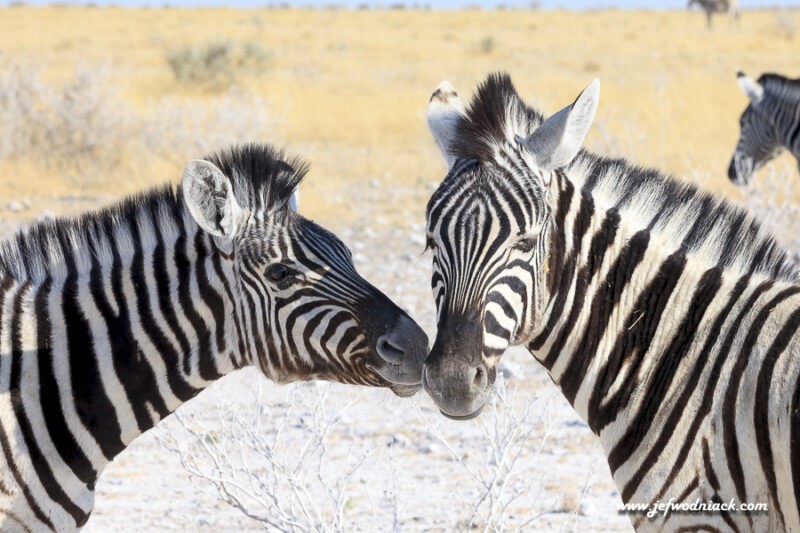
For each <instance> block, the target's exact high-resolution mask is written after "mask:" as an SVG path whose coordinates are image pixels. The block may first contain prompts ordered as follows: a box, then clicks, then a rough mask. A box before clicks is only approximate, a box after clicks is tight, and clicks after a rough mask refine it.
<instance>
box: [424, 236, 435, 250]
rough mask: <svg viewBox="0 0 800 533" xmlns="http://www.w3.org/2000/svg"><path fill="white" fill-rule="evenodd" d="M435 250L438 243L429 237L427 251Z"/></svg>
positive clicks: (426, 242)
mask: <svg viewBox="0 0 800 533" xmlns="http://www.w3.org/2000/svg"><path fill="white" fill-rule="evenodd" d="M434 248H436V241H435V240H434V239H433V237H431V236H430V235H428V236H427V237H426V238H425V250H426V251H427V250H433V249H434Z"/></svg>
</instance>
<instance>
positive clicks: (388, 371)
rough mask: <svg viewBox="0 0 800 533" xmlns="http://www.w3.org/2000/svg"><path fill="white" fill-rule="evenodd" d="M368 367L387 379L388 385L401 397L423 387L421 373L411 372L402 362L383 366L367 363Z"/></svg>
mask: <svg viewBox="0 0 800 533" xmlns="http://www.w3.org/2000/svg"><path fill="white" fill-rule="evenodd" d="M365 366H366V367H367V369H368V370H369V371H371V372H373V373H374V374H376V375H377V376H379V377H380V378H381V379H383V380H384V381H386V382H387V383H386V386H387V387H389V388H390V389H391V390H392V392H394V393H395V394H396V395H398V396H400V397H401V398H407V397H409V396H413V395H414V394H416V393H417V392H419V390H420V389H421V388H422V382H421V380H420V373H418V372H409V371H408V370H407V369H404V368H403V366H404V365H401V364H393V363H388V362H387V363H386V364H384V365H383V366H382V367H380V368H379V367H377V366H375V365H371V364H367V365H365Z"/></svg>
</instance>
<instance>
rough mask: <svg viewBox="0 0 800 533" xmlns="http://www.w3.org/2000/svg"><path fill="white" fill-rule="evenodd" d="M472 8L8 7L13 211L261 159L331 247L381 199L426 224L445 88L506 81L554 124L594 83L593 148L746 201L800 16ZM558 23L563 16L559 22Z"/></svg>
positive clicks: (3, 130)
mask: <svg viewBox="0 0 800 533" xmlns="http://www.w3.org/2000/svg"><path fill="white" fill-rule="evenodd" d="M467 2H468V0H464V2H462V3H460V4H452V3H451V2H450V0H442V3H441V5H440V4H438V3H436V4H433V7H456V6H457V7H460V9H448V10H441V9H428V8H429V7H430V5H429V4H424V5H423V4H422V3H403V2H402V1H398V2H397V3H392V4H389V5H387V4H376V5H374V6H373V5H372V4H363V5H361V4H359V5H357V6H355V9H345V8H343V7H342V6H340V5H338V4H335V5H334V4H331V5H327V2H325V1H324V0H323V1H321V2H319V3H318V4H315V6H316V8H314V9H305V8H295V7H287V6H285V5H283V4H281V5H278V6H275V7H241V8H240V7H237V8H221V7H220V8H197V9H195V8H192V9H187V8H177V7H174V6H176V5H178V4H174V5H173V4H163V5H157V6H154V5H150V6H146V7H136V6H133V5H127V4H123V5H120V4H113V5H104V4H102V3H91V4H87V5H71V4H57V5H43V6H38V5H25V4H16V3H15V4H7V5H6V6H5V7H2V8H0V175H2V176H3V179H2V180H0V198H2V199H4V200H5V202H2V201H0V208H3V207H5V208H8V205H4V204H7V203H9V202H13V204H12V207H13V208H18V209H17V211H14V212H15V213H19V217H22V218H35V217H36V216H38V215H40V214H41V213H43V212H53V213H62V212H67V211H69V210H70V209H73V208H76V209H82V208H84V207H85V206H84V205H82V204H81V202H80V200H81V199H82V198H86V197H95V196H102V197H106V196H107V197H115V196H119V195H121V194H125V193H129V192H132V191H135V190H139V189H141V188H142V187H146V186H149V185H153V184H159V183H162V182H164V181H176V180H177V179H178V178H179V177H180V174H181V171H182V168H183V165H184V164H185V162H186V161H188V160H189V159H192V158H196V157H199V156H201V155H203V154H205V153H207V152H209V151H212V150H215V149H218V148H220V147H222V146H224V145H227V144H230V143H232V142H237V141H245V140H260V141H267V142H272V143H275V144H279V145H282V146H285V147H286V149H287V150H289V151H290V152H292V153H295V154H298V155H302V156H303V157H305V158H306V159H308V160H309V161H310V162H311V163H312V171H311V173H310V175H309V177H308V179H307V180H306V182H305V183H304V184H303V186H302V194H303V211H304V213H305V214H307V215H309V216H311V217H312V218H315V219H318V220H319V221H320V222H322V223H324V224H329V225H331V226H332V228H333V229H341V228H344V227H347V226H349V225H350V224H352V222H353V221H354V220H356V219H357V217H358V213H359V209H360V207H361V206H363V205H364V203H365V202H367V203H368V202H370V201H375V200H376V199H377V197H376V195H377V194H378V193H377V192H376V189H378V188H381V187H382V188H384V190H386V189H390V190H391V191H392V194H391V195H390V196H389V197H387V198H388V200H389V201H388V202H385V203H383V204H382V206H381V210H380V212H379V213H377V215H378V216H379V217H383V218H387V219H394V217H395V216H398V217H400V218H402V220H404V221H414V222H419V223H421V221H422V218H423V214H424V212H423V210H424V205H425V201H426V199H427V195H428V194H429V193H430V190H429V189H430V187H432V186H433V185H434V184H435V183H437V181H438V180H439V179H440V178H441V176H442V175H443V172H444V165H443V163H442V162H441V161H440V157H439V155H438V153H437V151H436V148H435V146H434V143H433V142H432V139H431V137H430V134H429V133H428V131H427V127H426V124H425V120H424V111H425V105H426V103H427V100H428V97H429V95H430V93H431V92H432V90H433V89H434V88H435V87H436V85H437V84H438V83H439V82H440V81H442V80H443V79H448V80H450V81H451V82H452V83H453V84H454V86H455V87H456V89H457V90H459V92H460V93H461V94H462V96H463V97H464V98H468V97H469V96H470V95H471V94H472V91H473V90H474V88H475V86H476V84H477V83H478V82H479V81H480V80H481V79H483V78H484V77H485V75H486V74H487V73H489V72H492V71H497V70H505V71H508V72H509V73H510V74H511V75H512V77H513V79H514V82H515V84H516V85H517V88H518V90H519V91H520V93H521V94H522V95H523V96H524V97H525V98H527V100H528V101H529V102H530V103H532V104H534V105H536V106H538V107H539V108H540V109H541V110H542V111H543V112H545V113H550V112H553V111H555V110H557V109H560V108H561V107H562V106H564V105H565V104H567V103H569V102H571V101H572V99H573V98H574V97H575V95H576V94H577V93H578V92H579V91H580V90H581V89H582V88H583V87H584V86H585V85H586V84H588V83H589V82H590V81H591V80H592V79H593V78H599V79H600V80H601V82H602V95H601V104H600V108H599V111H598V114H597V118H596V124H595V127H594V128H593V130H592V132H591V134H590V137H589V140H588V145H589V146H590V147H591V148H593V149H594V150H596V151H598V152H601V153H604V154H610V155H615V156H625V157H627V158H629V159H630V160H632V161H634V162H636V163H638V164H641V165H646V166H655V167H658V168H661V169H663V170H665V171H667V172H669V173H671V174H673V175H675V176H678V177H680V178H681V179H689V180H694V181H698V182H701V183H702V184H703V185H704V186H706V187H708V188H710V189H714V190H718V191H720V192H722V193H723V194H726V195H729V196H731V197H733V198H742V196H743V195H746V194H747V193H746V192H742V191H738V190H736V189H735V188H734V187H733V186H731V185H729V184H728V181H727V178H726V170H727V165H728V162H729V160H730V157H731V154H732V152H733V148H734V145H735V143H736V140H737V138H738V117H739V114H740V113H741V112H742V110H743V109H744V108H745V106H746V103H747V100H746V98H745V97H744V95H742V93H741V92H740V91H739V89H738V86H737V84H736V80H735V70H736V69H737V68H741V69H744V71H745V72H747V73H748V74H750V75H751V76H753V77H757V76H758V75H760V74H761V73H762V72H778V73H782V74H784V75H787V76H789V77H794V76H797V75H798V74H800V55H798V54H797V50H798V41H799V40H800V11H798V10H795V9H792V8H791V7H790V6H789V5H788V3H787V5H778V6H773V7H770V8H763V7H759V6H763V5H764V4H765V3H768V2H760V1H757V0H751V1H748V2H744V1H743V2H741V4H740V6H739V8H740V11H741V15H740V16H739V18H733V17H730V16H728V15H727V14H718V15H715V16H714V18H713V24H712V27H711V28H709V27H708V26H707V23H706V19H705V16H704V14H703V13H702V11H701V10H700V9H698V8H697V7H695V8H694V9H692V10H686V9H685V6H684V5H683V3H682V2H677V1H671V0H670V1H666V0H665V1H663V2H655V3H649V4H650V6H651V7H652V8H674V9H647V10H643V9H640V8H641V7H642V6H643V5H644V4H645V2H643V1H636V0H620V1H619V2H616V3H614V2H597V1H591V0H586V1H579V2H574V6H573V3H566V2H563V1H562V2H550V1H545V2H534V4H533V5H532V6H530V5H528V6H524V7H515V8H513V9H512V5H513V4H507V5H505V6H503V5H496V4H492V3H489V2H481V3H480V5H474V6H467V5H466V4H467ZM769 3H770V4H775V2H769ZM301 4H302V2H301ZM180 5H183V2H181V3H180ZM193 5H194V3H193ZM242 5H244V4H242ZM247 5H248V6H250V5H251V4H249V3H248V4H247ZM348 5H349V4H348ZM559 5H567V6H568V7H569V9H564V8H557V9H549V8H550V7H557V6H559ZM573 7H574V9H573ZM682 7H683V8H682ZM578 8H580V9H578ZM622 8H626V9H622ZM783 164H788V166H789V167H792V168H794V163H792V162H791V160H790V159H789V158H788V157H787V158H785V159H784V160H783V161H778V162H777V163H776V164H775V163H774V164H773V165H772V168H773V169H777V168H782V167H781V165H783ZM767 173H768V171H766V170H765V171H763V172H762V175H760V176H759V179H758V181H763V178H764V177H765V174H767ZM794 173H796V172H794V171H793V174H794ZM794 181H796V180H794ZM383 218H380V219H379V220H378V221H377V222H379V223H380V222H381V220H382V219H383Z"/></svg>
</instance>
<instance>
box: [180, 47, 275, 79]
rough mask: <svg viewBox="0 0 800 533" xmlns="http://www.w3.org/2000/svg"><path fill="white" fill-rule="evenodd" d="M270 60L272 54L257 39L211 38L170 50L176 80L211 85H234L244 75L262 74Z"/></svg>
mask: <svg viewBox="0 0 800 533" xmlns="http://www.w3.org/2000/svg"><path fill="white" fill-rule="evenodd" d="M271 60H272V55H271V53H270V52H268V51H267V50H265V49H264V47H262V46H261V45H260V44H259V43H257V42H255V41H247V42H244V43H235V42H232V41H211V42H207V43H201V44H195V45H191V46H185V47H182V48H177V49H174V50H170V51H169V52H167V63H168V64H169V67H170V69H171V70H172V73H173V74H174V76H175V79H176V80H177V81H179V82H181V83H192V84H197V83H199V84H206V85H210V86H221V85H231V84H233V83H234V82H235V81H236V79H237V78H238V77H239V76H241V75H242V74H248V75H258V74H261V73H263V72H264V70H265V69H267V68H268V67H269V65H270V63H271Z"/></svg>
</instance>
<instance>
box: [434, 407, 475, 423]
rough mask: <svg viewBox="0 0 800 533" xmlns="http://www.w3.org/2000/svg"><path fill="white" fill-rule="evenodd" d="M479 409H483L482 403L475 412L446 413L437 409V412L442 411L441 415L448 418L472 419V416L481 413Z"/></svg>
mask: <svg viewBox="0 0 800 533" xmlns="http://www.w3.org/2000/svg"><path fill="white" fill-rule="evenodd" d="M481 411H483V405H481V406H480V407H479V408H478V409H477V410H476V411H475V412H473V413H470V414H468V415H448V414H447V413H445V412H444V411H442V410H441V409H439V412H440V413H442V415H444V416H445V417H447V418H449V419H450V420H472V419H473V418H475V417H476V416H478V415H479V414H481Z"/></svg>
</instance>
